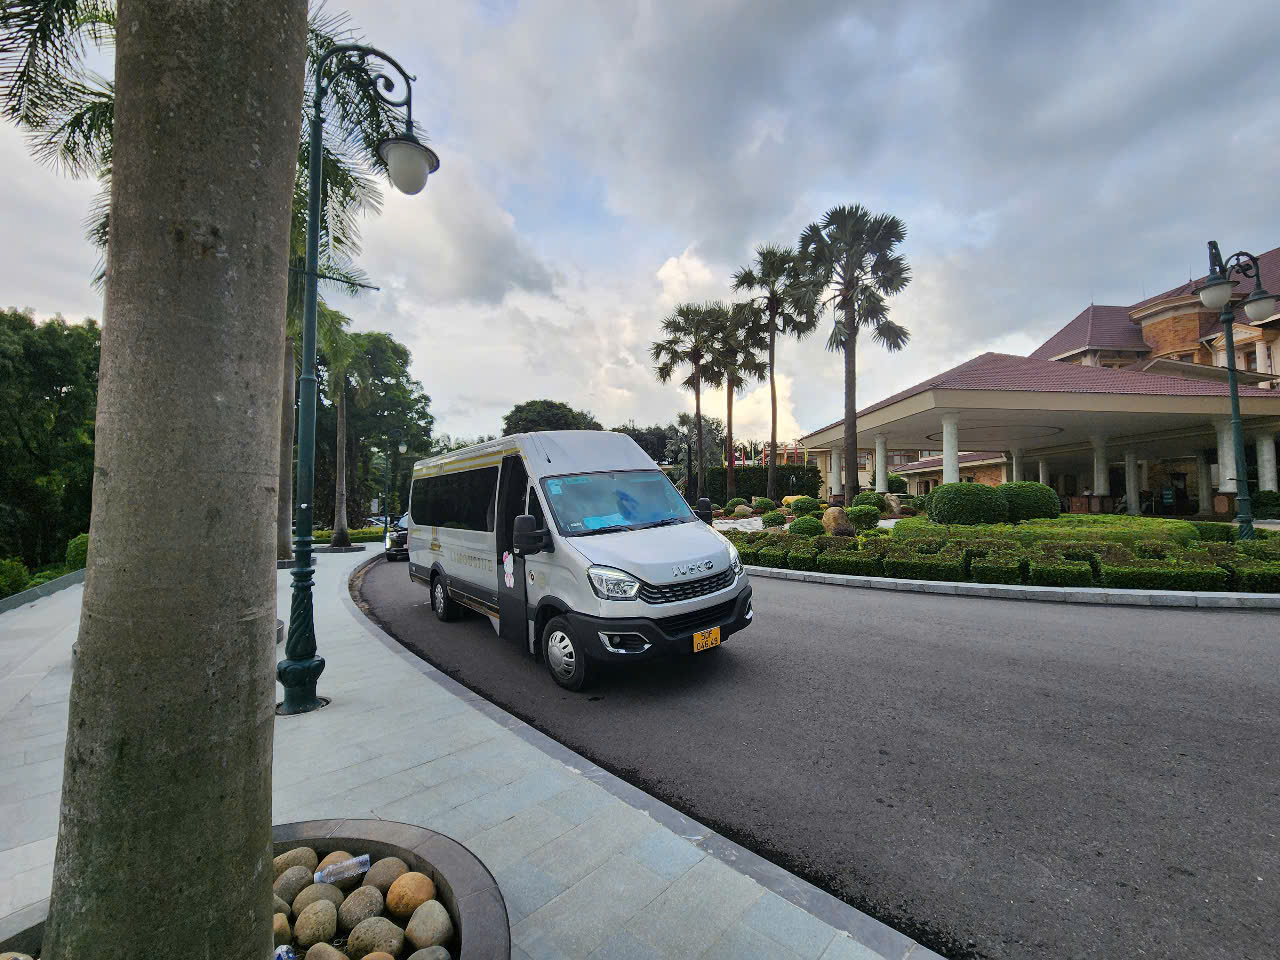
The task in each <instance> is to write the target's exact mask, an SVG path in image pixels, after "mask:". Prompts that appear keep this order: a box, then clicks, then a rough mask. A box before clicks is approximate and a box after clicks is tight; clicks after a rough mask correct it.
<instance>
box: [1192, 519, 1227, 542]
mask: <svg viewBox="0 0 1280 960" xmlns="http://www.w3.org/2000/svg"><path fill="white" fill-rule="evenodd" d="M1187 522H1188V523H1190V524H1191V526H1193V527H1195V530H1196V533H1198V534H1199V535H1200V539H1201V540H1209V541H1212V542H1214V543H1235V542H1236V528H1235V525H1234V524H1231V523H1213V522H1204V521H1200V520H1188V521H1187Z"/></svg>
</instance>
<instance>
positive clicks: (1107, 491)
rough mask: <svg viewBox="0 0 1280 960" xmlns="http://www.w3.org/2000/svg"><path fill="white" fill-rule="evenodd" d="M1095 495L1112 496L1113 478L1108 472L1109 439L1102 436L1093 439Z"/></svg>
mask: <svg viewBox="0 0 1280 960" xmlns="http://www.w3.org/2000/svg"><path fill="white" fill-rule="evenodd" d="M1093 495H1094V496H1095V497H1109V496H1111V476H1110V473H1109V472H1108V471H1107V438H1106V437H1104V436H1102V435H1101V434H1099V435H1098V436H1095V437H1094V438H1093Z"/></svg>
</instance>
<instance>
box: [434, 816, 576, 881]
mask: <svg viewBox="0 0 1280 960" xmlns="http://www.w3.org/2000/svg"><path fill="white" fill-rule="evenodd" d="M572 829H573V824H571V823H569V822H568V821H567V820H561V819H560V818H559V817H557V816H556V815H555V814H554V813H551V812H550V811H549V810H544V809H543V808H542V807H532V808H530V809H527V810H522V811H521V812H520V813H517V814H516V815H515V816H513V817H511V818H510V819H508V820H504V821H503V822H502V823H499V824H498V825H497V826H494V827H490V828H489V829H488V830H485V831H483V832H481V833H477V834H475V835H474V836H471V837H468V838H467V840H466V844H467V846H468V847H469V848H470V850H471V852H472V853H474V854H475V855H476V856H477V857H479V858H480V859H481V860H482V861H483V862H484V865H485V866H486V867H488V868H489V870H490V872H492V871H495V870H501V869H502V868H504V867H508V866H510V865H511V864H513V863H515V862H517V861H518V860H522V859H523V858H524V857H526V856H528V855H529V854H531V853H533V851H535V850H537V849H538V848H539V847H541V846H542V845H543V844H547V843H550V842H551V841H553V840H555V839H556V838H557V837H560V836H563V835H564V834H566V833H568V832H569V831H570V830H572ZM442 832H443V831H442ZM450 836H452V834H450Z"/></svg>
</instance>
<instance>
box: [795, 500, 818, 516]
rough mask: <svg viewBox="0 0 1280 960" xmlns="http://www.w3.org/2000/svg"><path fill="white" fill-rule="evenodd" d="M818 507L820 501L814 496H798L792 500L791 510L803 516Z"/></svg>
mask: <svg viewBox="0 0 1280 960" xmlns="http://www.w3.org/2000/svg"><path fill="white" fill-rule="evenodd" d="M817 509H818V501H817V500H816V499H815V498H814V497H796V498H795V499H794V500H792V501H791V512H792V513H794V514H795V515H796V516H797V517H803V516H806V515H808V514H811V513H813V511H815V510H817Z"/></svg>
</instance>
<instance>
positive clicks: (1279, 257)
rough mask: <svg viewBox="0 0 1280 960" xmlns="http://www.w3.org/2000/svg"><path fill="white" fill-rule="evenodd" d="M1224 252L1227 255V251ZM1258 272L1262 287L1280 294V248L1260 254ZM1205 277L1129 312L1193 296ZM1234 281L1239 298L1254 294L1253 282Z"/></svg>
mask: <svg viewBox="0 0 1280 960" xmlns="http://www.w3.org/2000/svg"><path fill="white" fill-rule="evenodd" d="M1223 252H1224V253H1225V252H1226V251H1223ZM1207 260H1208V258H1207V256H1206V262H1207ZM1258 270H1259V272H1260V273H1261V274H1262V285H1263V286H1264V287H1266V288H1267V289H1268V290H1269V291H1271V292H1272V293H1280V247H1276V248H1275V249H1274V250H1268V251H1267V252H1266V253H1260V254H1258ZM1205 276H1207V275H1205ZM1205 276H1200V277H1197V278H1196V279H1195V280H1188V281H1187V282H1186V283H1184V284H1181V285H1179V286H1176V287H1174V288H1173V289H1172V290H1166V291H1165V292H1164V293H1157V294H1156V295H1155V296H1154V297H1147V299H1145V300H1139V301H1138V302H1137V303H1135V304H1134V305H1133V306H1132V307H1130V308H1129V312H1130V313H1132V312H1134V311H1135V310H1141V309H1143V308H1144V307H1149V306H1151V305H1152V304H1153V303H1159V302H1160V301H1161V300H1172V299H1174V298H1176V297H1189V296H1191V294H1193V293H1195V290H1196V287H1198V286H1200V284H1202V283H1204V281H1205ZM1232 279H1233V280H1234V281H1235V284H1236V289H1235V292H1236V294H1237V295H1238V296H1242V297H1247V296H1248V295H1249V294H1250V292H1252V290H1253V281H1252V280H1245V281H1241V280H1240V278H1239V277H1237V276H1235V275H1234V274H1233V275H1232ZM1236 314H1237V316H1238V317H1240V318H1241V319H1240V322H1241V323H1248V322H1249V321H1248V320H1245V319H1243V311H1241V310H1239V309H1237V310H1236Z"/></svg>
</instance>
